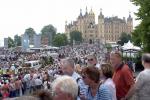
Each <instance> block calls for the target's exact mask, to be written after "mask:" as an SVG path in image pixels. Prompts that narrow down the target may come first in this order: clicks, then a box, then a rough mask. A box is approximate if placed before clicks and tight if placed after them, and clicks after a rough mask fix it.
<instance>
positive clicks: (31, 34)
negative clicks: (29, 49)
mask: <svg viewBox="0 0 150 100" xmlns="http://www.w3.org/2000/svg"><path fill="white" fill-rule="evenodd" d="M25 34H27V35H28V36H29V44H30V45H33V42H34V41H33V37H34V34H36V32H35V31H34V29H33V28H28V29H26V30H25Z"/></svg>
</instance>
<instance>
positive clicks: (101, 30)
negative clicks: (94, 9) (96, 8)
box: [98, 9, 104, 39]
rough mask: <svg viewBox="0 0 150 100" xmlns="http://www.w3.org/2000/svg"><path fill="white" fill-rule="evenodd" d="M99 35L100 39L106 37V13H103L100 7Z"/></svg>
mask: <svg viewBox="0 0 150 100" xmlns="http://www.w3.org/2000/svg"><path fill="white" fill-rule="evenodd" d="M98 37H99V39H104V15H103V14H102V9H100V14H99V16H98Z"/></svg>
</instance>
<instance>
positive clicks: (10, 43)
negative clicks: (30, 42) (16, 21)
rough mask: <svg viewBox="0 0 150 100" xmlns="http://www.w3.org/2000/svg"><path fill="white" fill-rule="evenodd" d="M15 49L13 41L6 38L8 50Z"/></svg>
mask: <svg viewBox="0 0 150 100" xmlns="http://www.w3.org/2000/svg"><path fill="white" fill-rule="evenodd" d="M12 47H15V43H14V40H13V39H12V38H11V37H8V48H12Z"/></svg>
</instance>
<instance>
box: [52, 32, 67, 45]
mask: <svg viewBox="0 0 150 100" xmlns="http://www.w3.org/2000/svg"><path fill="white" fill-rule="evenodd" d="M67 43H68V41H67V36H66V35H65V34H60V33H58V34H56V35H55V37H54V38H53V45H54V46H58V47H60V46H65V45H67Z"/></svg>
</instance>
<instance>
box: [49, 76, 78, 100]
mask: <svg viewBox="0 0 150 100" xmlns="http://www.w3.org/2000/svg"><path fill="white" fill-rule="evenodd" d="M52 93H53V100H76V99H77V96H78V84H77V83H76V81H75V80H73V79H72V77H70V76H65V75H64V76H62V77H58V78H57V79H56V80H54V82H53V83H52Z"/></svg>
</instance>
